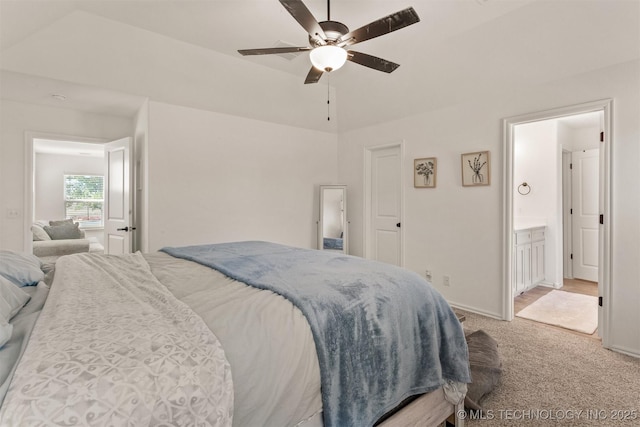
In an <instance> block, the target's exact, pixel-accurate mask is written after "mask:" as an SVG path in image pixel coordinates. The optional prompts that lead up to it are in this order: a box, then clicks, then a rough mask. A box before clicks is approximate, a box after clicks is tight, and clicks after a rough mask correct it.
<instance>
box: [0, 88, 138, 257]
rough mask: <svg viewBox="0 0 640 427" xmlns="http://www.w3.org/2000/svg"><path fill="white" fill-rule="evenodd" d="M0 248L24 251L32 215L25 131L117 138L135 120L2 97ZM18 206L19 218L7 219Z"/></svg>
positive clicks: (128, 128) (0, 132) (0, 116)
mask: <svg viewBox="0 0 640 427" xmlns="http://www.w3.org/2000/svg"><path fill="white" fill-rule="evenodd" d="M0 124H1V126H0V187H1V190H0V248H2V249H11V250H17V251H21V250H24V236H25V233H26V231H27V230H28V228H29V227H30V225H31V221H32V218H25V213H24V206H25V199H24V194H25V132H28V131H32V132H40V133H50V134H55V135H66V136H71V137H73V136H77V137H85V138H105V139H117V138H120V137H123V136H127V135H131V134H132V132H133V122H132V120H131V119H128V118H124V117H114V116H107V115H102V114H92V113H84V112H80V111H75V110H70V109H65V108H52V107H45V106H38V105H34V104H26V103H21V102H14V101H8V100H6V99H1V100H0ZM8 209H16V210H18V212H19V215H18V218H15V219H9V218H7V215H6V213H7V210H8Z"/></svg>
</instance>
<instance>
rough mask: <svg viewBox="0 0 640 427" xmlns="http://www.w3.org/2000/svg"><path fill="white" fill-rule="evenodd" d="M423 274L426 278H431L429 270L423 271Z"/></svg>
mask: <svg viewBox="0 0 640 427" xmlns="http://www.w3.org/2000/svg"><path fill="white" fill-rule="evenodd" d="M424 275H425V277H426V278H427V280H431V278H432V277H433V276H432V274H431V270H427V271H425V272H424Z"/></svg>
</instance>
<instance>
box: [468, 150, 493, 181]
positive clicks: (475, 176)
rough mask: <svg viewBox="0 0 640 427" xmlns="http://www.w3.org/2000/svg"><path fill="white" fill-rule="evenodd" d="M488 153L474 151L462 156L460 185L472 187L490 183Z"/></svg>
mask: <svg viewBox="0 0 640 427" xmlns="http://www.w3.org/2000/svg"><path fill="white" fill-rule="evenodd" d="M490 170H491V167H490V163H489V152H488V151H476V152H474V153H465V154H463V155H462V185H463V186H464V187H474V186H476V185H489V183H490V182H491V176H490Z"/></svg>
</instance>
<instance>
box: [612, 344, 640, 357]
mask: <svg viewBox="0 0 640 427" xmlns="http://www.w3.org/2000/svg"><path fill="white" fill-rule="evenodd" d="M608 348H609V350H611V351H615V352H618V353H622V354H626V355H627V356H631V357H635V358H638V359H640V353H638V350H637V349H630V348H627V347H621V346H619V345H616V346H611V347H608Z"/></svg>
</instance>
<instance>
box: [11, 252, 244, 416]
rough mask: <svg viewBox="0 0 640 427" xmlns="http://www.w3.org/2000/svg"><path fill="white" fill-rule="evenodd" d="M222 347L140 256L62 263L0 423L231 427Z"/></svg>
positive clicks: (64, 259)
mask: <svg viewBox="0 0 640 427" xmlns="http://www.w3.org/2000/svg"><path fill="white" fill-rule="evenodd" d="M232 414H233V384H232V380H231V369H230V366H229V363H228V362H227V360H226V358H225V354H224V351H223V348H222V346H221V345H220V342H219V341H218V339H217V338H216V336H215V335H214V334H213V333H212V332H211V330H210V329H209V328H208V327H207V326H206V325H205V324H204V322H203V321H202V319H201V318H200V317H199V316H197V315H196V314H195V313H194V312H193V311H192V310H191V309H190V308H189V307H188V306H186V305H185V304H184V303H182V302H181V301H179V300H177V299H176V298H175V297H174V296H173V295H172V294H171V293H170V292H169V291H168V290H167V289H166V288H165V287H164V285H162V284H161V283H160V282H158V280H157V279H156V278H155V277H154V276H153V275H152V274H151V272H150V270H149V266H148V264H147V263H146V261H145V260H144V258H143V257H142V255H140V254H131V255H124V256H117V257H115V256H109V255H88V254H78V255H72V256H67V257H62V258H60V259H59V260H58V262H57V265H56V277H55V280H54V282H53V284H52V287H51V292H50V295H49V298H48V300H47V303H46V305H45V307H44V309H43V311H42V313H41V315H40V318H39V320H38V322H37V324H36V326H35V329H34V331H33V334H32V337H31V340H30V342H29V344H28V347H27V349H26V351H25V353H24V355H23V357H22V359H21V361H20V364H19V365H18V368H17V370H16V373H15V376H14V378H13V381H12V383H11V386H10V388H9V391H8V393H7V397H6V399H5V401H4V404H3V406H2V410H1V412H0V425H9V426H23V425H24V426H27V425H28V426H37V425H51V424H55V425H65V426H76V425H104V426H121V425H129V426H150V425H200V426H208V425H210V426H230V425H231V423H232Z"/></svg>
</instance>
